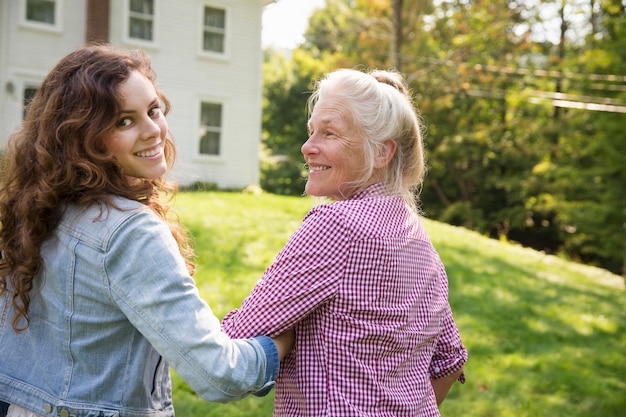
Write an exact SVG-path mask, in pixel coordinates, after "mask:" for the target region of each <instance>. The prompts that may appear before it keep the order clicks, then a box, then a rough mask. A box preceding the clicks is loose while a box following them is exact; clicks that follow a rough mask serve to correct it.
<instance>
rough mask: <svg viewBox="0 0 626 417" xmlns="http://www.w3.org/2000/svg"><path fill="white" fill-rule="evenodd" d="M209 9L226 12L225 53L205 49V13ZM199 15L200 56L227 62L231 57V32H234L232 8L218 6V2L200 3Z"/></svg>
mask: <svg viewBox="0 0 626 417" xmlns="http://www.w3.org/2000/svg"><path fill="white" fill-rule="evenodd" d="M207 7H209V8H213V9H218V10H223V11H224V31H223V36H224V44H223V48H224V51H223V52H217V51H209V50H206V49H204V34H205V28H206V26H205V25H204V13H205V10H206V8H207ZM198 15H199V18H198V28H199V29H198V55H199V56H202V57H205V58H213V59H217V60H227V59H228V56H229V50H230V47H229V44H230V38H231V32H232V30H231V29H230V28H231V26H232V25H231V16H232V12H231V9H230V7H228V6H226V5H223V4H218V3H216V2H211V1H204V2H200V5H199V12H198Z"/></svg>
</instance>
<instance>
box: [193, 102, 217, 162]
mask: <svg viewBox="0 0 626 417" xmlns="http://www.w3.org/2000/svg"><path fill="white" fill-rule="evenodd" d="M221 137H222V105H221V104H219V103H208V102H203V103H201V104H200V149H199V152H200V155H219V154H220V142H221Z"/></svg>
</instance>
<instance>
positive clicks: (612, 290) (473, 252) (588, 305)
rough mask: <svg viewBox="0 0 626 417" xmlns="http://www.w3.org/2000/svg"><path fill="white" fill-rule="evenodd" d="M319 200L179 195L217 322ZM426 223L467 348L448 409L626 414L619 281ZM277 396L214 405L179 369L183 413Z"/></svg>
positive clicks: (255, 405) (500, 416) (237, 408)
mask: <svg viewBox="0 0 626 417" xmlns="http://www.w3.org/2000/svg"><path fill="white" fill-rule="evenodd" d="M315 203H316V201H314V200H313V199H310V198H297V197H283V196H275V195H269V194H261V195H252V194H239V193H221V192H195V193H191V192H189V193H187V192H185V193H181V194H179V195H178V197H177V198H176V201H175V206H176V211H177V212H178V214H179V215H180V217H181V219H182V221H183V223H184V224H185V226H186V227H187V228H188V229H189V231H190V232H191V234H192V235H193V238H194V245H195V248H196V252H197V254H198V271H197V273H196V276H195V278H196V281H197V284H198V287H199V288H200V292H201V294H202V296H203V297H204V298H205V299H206V300H207V301H208V302H209V304H210V305H211V306H212V308H213V309H214V311H215V313H216V314H217V315H218V317H223V316H224V315H225V314H226V313H227V312H228V311H229V310H231V309H232V308H234V307H237V306H239V304H240V303H241V301H242V300H243V298H244V297H245V296H246V295H247V294H248V293H249V291H250V289H251V288H252V286H253V285H254V283H255V282H256V281H257V280H258V279H259V278H260V277H261V275H262V273H263V270H264V269H265V268H266V267H267V266H269V265H270V263H271V262H272V260H273V258H274V256H275V255H276V254H277V253H278V251H279V250H280V248H281V247H282V245H283V244H284V243H285V242H286V240H287V239H288V237H289V235H290V234H291V233H292V232H293V231H294V230H295V229H296V228H297V227H298V225H299V224H300V221H301V220H302V217H303V216H304V214H305V213H306V212H307V211H308V210H309V209H310V208H311V207H312V206H313V205H314V204H315ZM425 224H426V227H427V229H428V230H429V232H430V235H431V239H432V240H433V243H434V244H435V247H437V249H438V250H439V253H440V254H441V257H442V259H443V261H444V263H445V265H446V268H447V270H448V275H449V280H450V303H451V304H452V309H453V311H454V313H455V318H456V321H457V324H458V326H459V329H460V331H461V336H462V337H463V340H464V342H465V345H466V347H467V348H468V350H469V355H470V358H469V362H468V363H467V365H466V375H467V383H466V384H465V385H458V384H456V385H455V386H454V387H453V388H452V390H451V392H450V394H449V396H448V398H447V399H446V401H445V402H444V404H443V405H442V407H441V413H442V415H443V416H464V417H490V416H493V417H535V416H537V417H538V416H542V417H543V416H545V417H560V416H567V417H582V416H585V417H587V416H593V417H618V416H620V417H621V416H624V415H626V414H625V412H626V411H625V410H626V357H625V353H626V312H624V309H623V308H624V306H625V305H626V291H625V290H624V282H623V279H622V278H621V277H618V276H616V275H612V274H610V273H608V272H606V271H603V270H600V269H597V268H591V267H586V266H582V265H578V264H574V263H570V262H566V261H563V260H561V259H558V258H556V257H553V256H546V255H543V254H542V253H540V252H536V251H532V250H529V249H525V248H521V247H519V246H515V245H510V244H506V243H501V242H498V241H494V240H490V239H487V238H485V237H483V236H480V235H478V234H476V233H473V232H470V231H467V230H465V229H461V228H457V227H452V226H448V225H445V224H441V223H437V222H433V221H428V220H427V221H425ZM272 400H273V396H272V394H270V395H269V396H267V397H264V398H256V397H252V398H247V399H244V400H243V401H240V402H237V403H230V404H215V403H208V402H205V401H203V400H201V399H199V398H198V397H197V396H195V394H194V393H193V392H192V391H191V390H190V389H189V388H188V387H187V386H186V385H185V384H184V382H182V381H181V379H180V378H179V377H178V376H176V375H175V374H174V406H175V408H176V414H177V415H179V416H184V417H194V416H197V417H200V416H201V417H207V416H215V417H217V416H220V417H222V416H235V417H236V416H241V417H244V416H245V417H263V416H271V415H272Z"/></svg>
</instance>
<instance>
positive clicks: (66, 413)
mask: <svg viewBox="0 0 626 417" xmlns="http://www.w3.org/2000/svg"><path fill="white" fill-rule="evenodd" d="M59 415H60V416H61V417H70V412H69V411H67V410H61V412H60V413H59Z"/></svg>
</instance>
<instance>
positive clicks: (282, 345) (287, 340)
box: [272, 327, 296, 361]
mask: <svg viewBox="0 0 626 417" xmlns="http://www.w3.org/2000/svg"><path fill="white" fill-rule="evenodd" d="M272 340H273V341H274V343H275V344H276V348H277V349H278V357H279V358H280V360H281V361H282V360H283V359H285V356H287V355H288V354H289V353H290V352H291V349H293V345H294V342H295V340H296V331H295V330H294V329H293V327H292V328H290V329H289V330H287V331H286V332H285V333H282V334H280V335H278V336H276V337H272Z"/></svg>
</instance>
